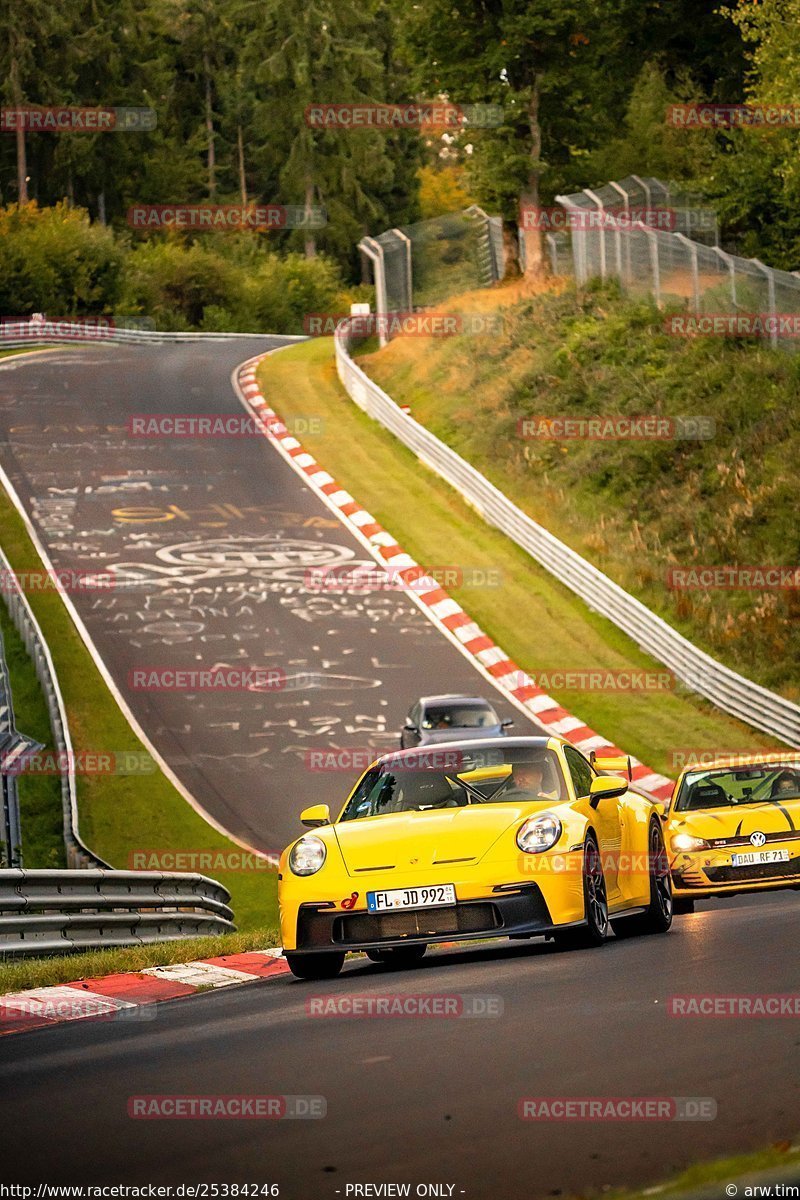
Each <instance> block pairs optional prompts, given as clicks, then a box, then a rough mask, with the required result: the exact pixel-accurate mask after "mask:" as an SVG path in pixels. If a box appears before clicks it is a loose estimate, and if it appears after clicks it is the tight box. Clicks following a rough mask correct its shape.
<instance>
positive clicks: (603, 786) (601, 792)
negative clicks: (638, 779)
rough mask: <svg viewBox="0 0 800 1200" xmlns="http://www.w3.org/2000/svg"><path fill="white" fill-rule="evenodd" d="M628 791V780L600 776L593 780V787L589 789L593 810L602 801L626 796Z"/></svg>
mask: <svg viewBox="0 0 800 1200" xmlns="http://www.w3.org/2000/svg"><path fill="white" fill-rule="evenodd" d="M627 790H628V784H627V782H626V780H624V779H612V778H611V777H610V776H608V775H600V776H598V777H597V778H596V779H593V780H592V786H591V787H590V789H589V803H590V804H591V806H592V808H597V806H598V804H599V803H600V801H601V800H606V799H610V798H611V797H613V796H624V795H625V793H626V792H627Z"/></svg>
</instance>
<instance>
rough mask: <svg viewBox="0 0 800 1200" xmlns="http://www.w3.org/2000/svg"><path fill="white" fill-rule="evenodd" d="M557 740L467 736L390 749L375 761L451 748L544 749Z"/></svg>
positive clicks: (437, 751)
mask: <svg viewBox="0 0 800 1200" xmlns="http://www.w3.org/2000/svg"><path fill="white" fill-rule="evenodd" d="M559 740H560V739H559V738H554V737H548V736H547V735H544V736H543V737H516V738H510V737H486V738H469V739H468V740H462V741H453V742H449V741H448V742H441V743H435V744H434V745H432V746H415V747H414V749H413V750H390V751H389V752H388V753H387V754H381V755H380V756H379V757H378V758H377V759H376V762H381V763H382V762H387V761H388V760H389V759H392V758H404V759H411V758H414V757H415V756H417V755H419V757H420V758H423V759H424V758H430V756H431V754H435V753H439V752H443V753H445V754H450V753H451V752H452V751H453V750H463V751H465V753H469V754H474V753H475V751H476V750H525V749H528V750H546V749H547V747H548V746H549V745H550V743H551V742H558V741H559Z"/></svg>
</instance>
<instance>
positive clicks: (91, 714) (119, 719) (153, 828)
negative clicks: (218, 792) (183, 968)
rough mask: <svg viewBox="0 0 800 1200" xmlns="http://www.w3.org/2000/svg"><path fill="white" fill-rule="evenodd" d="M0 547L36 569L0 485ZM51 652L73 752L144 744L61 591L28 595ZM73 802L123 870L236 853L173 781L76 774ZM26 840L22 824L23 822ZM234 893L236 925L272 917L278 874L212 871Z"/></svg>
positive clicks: (91, 838)
mask: <svg viewBox="0 0 800 1200" xmlns="http://www.w3.org/2000/svg"><path fill="white" fill-rule="evenodd" d="M0 530H2V547H3V550H4V551H5V553H6V555H7V557H8V559H9V561H10V563H11V566H12V567H13V569H14V570H15V571H16V572H17V573H18V574H19V573H22V572H25V571H34V570H41V563H40V560H39V557H38V555H37V553H36V550H35V548H34V546H33V544H32V543H31V541H30V538H29V537H28V534H27V532H26V530H25V527H24V525H23V523H22V520H21V519H20V517H19V514H18V513H17V511H16V509H15V508H14V506H13V504H12V503H11V501H10V500H9V499H8V497H7V496H6V495H5V493H3V492H2V491H0ZM29 600H30V603H31V607H32V608H33V610H34V613H35V614H36V617H37V619H38V620H39V623H40V625H41V627H42V630H43V632H44V636H45V638H46V639H47V641H48V643H49V645H50V649H51V652H52V655H53V660H54V664H55V668H56V673H57V675H58V679H59V682H60V685H61V690H62V693H63V696H64V702H65V704H66V708H67V714H68V717H69V722H70V731H71V734H72V741H73V745H74V747H75V749H76V751H79V750H87V751H108V752H119V751H134V752H139V753H141V752H142V746H141V744H140V743H139V740H138V738H137V737H136V736H135V735H134V733H133V731H132V730H131V728H130V726H129V725H128V722H127V720H126V719H125V717H124V716H123V714H122V713H121V711H120V709H119V708H118V707H117V704H116V702H115V700H114V699H113V697H112V696H111V694H110V693H109V690H108V688H107V686H106V684H105V682H104V680H103V678H102V676H101V675H100V672H99V671H98V669H97V667H96V666H95V664H94V662H93V660H92V658H91V656H90V655H89V653H88V651H87V649H86V647H85V646H84V644H83V642H82V641H81V638H80V636H79V634H78V632H77V630H76V629H75V627H74V625H73V624H72V621H71V619H70V616H69V614H68V612H67V610H66V608H65V607H64V605H63V603H62V600H61V597H60V596H59V594H58V592H57V591H55V590H53V591H49V590H41V591H34V592H33V593H32V594H31V596H30V597H29ZM78 807H79V818H80V833H81V837H82V838H83V840H84V841H85V842H86V844H87V845H88V846H89V847H90V849H92V850H94V851H95V853H96V854H98V855H99V857H100V858H103V859H105V860H106V861H107V862H110V863H111V864H112V865H113V866H115V867H119V868H127V867H128V866H129V855H130V854H131V853H132V852H135V851H136V850H152V849H156V848H157V849H158V850H163V851H179V850H200V851H212V852H222V853H225V852H228V851H233V852H236V851H237V850H238V848H237V847H236V846H235V845H234V843H232V842H230V841H229V840H228V839H227V838H225V837H223V836H222V835H221V834H219V833H217V832H216V831H215V830H214V829H212V827H211V826H210V825H209V824H208V823H207V822H206V821H204V820H203V818H202V817H201V816H199V814H198V813H196V812H195V811H194V809H192V808H191V807H190V805H189V804H188V803H187V802H186V801H185V800H184V799H183V797H182V796H181V795H180V793H179V792H178V791H177V790H176V789H175V788H174V787H173V785H172V784H171V783H170V781H169V780H168V779H167V778H166V777H165V776H164V775H162V774H161V772H160V771H155V772H154V773H153V774H148V775H121V774H119V775H101V774H96V775H87V774H84V775H79V776H78ZM22 833H23V839H24V838H25V830H24V828H23V831H22ZM213 874H214V878H215V879H218V880H219V882H220V883H222V884H223V885H224V886H225V887H227V888H228V890H229V891H230V893H231V896H232V900H231V906H232V908H233V910H234V915H235V920H236V924H237V926H238V927H239V929H242V930H249V929H257V928H261V927H264V926H265V925H273V924H276V923H277V876H276V873H275V872H274V871H272V870H269V871H252V870H241V871H236V870H232V871H214V872H213Z"/></svg>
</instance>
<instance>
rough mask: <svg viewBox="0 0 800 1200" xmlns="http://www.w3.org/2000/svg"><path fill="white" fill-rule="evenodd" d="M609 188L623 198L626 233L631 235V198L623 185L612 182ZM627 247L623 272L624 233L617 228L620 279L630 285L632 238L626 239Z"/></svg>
mask: <svg viewBox="0 0 800 1200" xmlns="http://www.w3.org/2000/svg"><path fill="white" fill-rule="evenodd" d="M608 186H609V187H612V188H613V189H614V191H615V192H619V194H620V196H622V206H623V208H624V210H625V218H626V224H625V232H626V233H627V234H630V229H631V203H630V196H629V195H628V193H627V192H626V191H625V188H624V187H623V186H622V184H621V183H615V182H613V181H612V182H611V183H610V184H609V185H608ZM625 246H626V250H627V253H626V255H625V270H624V271H623V269H622V231H621V230H620V229H619V227H618V228H617V271H618V273H619V278H620V281H621V282H624V283H630V278H631V239H630V236H629V237H628V238H627V239H626V242H625Z"/></svg>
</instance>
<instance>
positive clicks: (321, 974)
mask: <svg viewBox="0 0 800 1200" xmlns="http://www.w3.org/2000/svg"><path fill="white" fill-rule="evenodd" d="M286 961H287V963H288V964H289V970H290V971H291V972H292V974H293V975H296V976H297V978H298V979H333V978H335V976H337V975H338V974H339V972H340V971H341V969H342V967H343V966H344V954H340V953H339V952H338V951H337V952H335V953H331V954H291V953H290V952H289V951H287V953H286Z"/></svg>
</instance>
